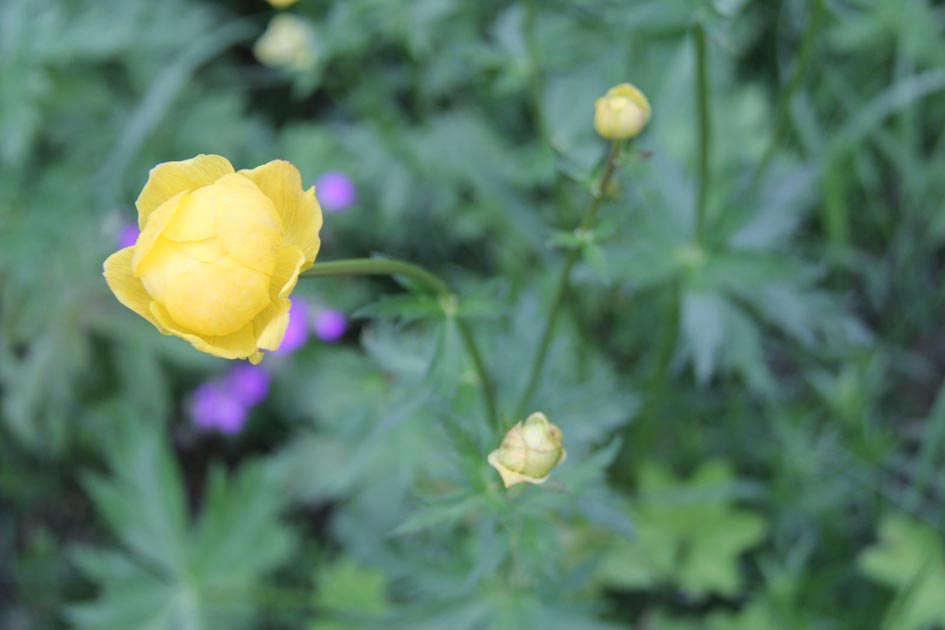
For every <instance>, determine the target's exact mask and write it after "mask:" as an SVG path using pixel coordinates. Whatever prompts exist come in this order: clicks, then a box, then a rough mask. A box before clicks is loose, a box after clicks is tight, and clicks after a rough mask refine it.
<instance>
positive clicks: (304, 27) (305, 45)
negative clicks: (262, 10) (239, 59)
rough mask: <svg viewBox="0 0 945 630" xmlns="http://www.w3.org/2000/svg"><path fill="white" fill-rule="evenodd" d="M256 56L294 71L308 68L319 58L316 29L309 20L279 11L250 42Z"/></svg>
mask: <svg viewBox="0 0 945 630" xmlns="http://www.w3.org/2000/svg"><path fill="white" fill-rule="evenodd" d="M253 52H254V53H255V54H256V58H257V59H258V60H259V61H260V63H263V64H265V65H267V66H272V67H276V68H286V69H289V70H295V71H305V70H310V69H312V68H314V67H315V64H316V63H317V62H318V51H317V50H316V49H315V33H314V32H313V31H312V27H311V26H309V24H308V22H306V21H305V20H303V19H301V18H298V17H296V16H294V15H288V14H281V15H277V16H275V17H274V18H272V20H270V21H269V26H268V27H266V32H265V33H263V34H262V35H260V37H259V39H258V40H256V45H255V46H253Z"/></svg>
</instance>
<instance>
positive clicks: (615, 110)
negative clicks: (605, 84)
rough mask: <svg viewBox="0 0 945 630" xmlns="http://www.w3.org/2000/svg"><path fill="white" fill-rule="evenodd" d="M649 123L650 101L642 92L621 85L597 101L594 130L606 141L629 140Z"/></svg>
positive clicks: (626, 85)
mask: <svg viewBox="0 0 945 630" xmlns="http://www.w3.org/2000/svg"><path fill="white" fill-rule="evenodd" d="M649 120H650V102H649V101H648V100H646V96H644V95H643V92H641V91H640V90H638V89H637V88H635V87H634V86H632V85H630V84H629V83H621V84H620V85H617V86H614V87H612V88H610V89H609V90H607V93H606V94H604V95H603V96H602V97H600V98H599V99H597V103H596V107H595V111H594V129H596V130H597V133H599V134H600V135H601V137H603V138H606V139H608V140H628V139H630V138H634V137H636V136H638V135H639V134H640V132H641V131H643V128H644V127H646V123H647V122H649Z"/></svg>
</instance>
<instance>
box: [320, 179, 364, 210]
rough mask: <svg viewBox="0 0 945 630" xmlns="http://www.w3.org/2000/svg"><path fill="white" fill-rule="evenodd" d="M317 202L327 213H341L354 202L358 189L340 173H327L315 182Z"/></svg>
mask: <svg viewBox="0 0 945 630" xmlns="http://www.w3.org/2000/svg"><path fill="white" fill-rule="evenodd" d="M315 195H316V196H317V197H318V202H319V203H320V204H321V206H322V208H324V209H325V210H326V211H328V212H341V211H342V210H345V209H346V208H347V207H348V206H350V205H351V204H353V203H354V202H355V199H357V197H358V189H357V188H356V187H355V185H354V182H352V181H351V179H350V178H349V177H348V176H347V175H345V174H344V173H342V172H341V171H328V172H327V173H325V174H324V175H322V176H321V177H319V178H318V180H317V181H316V182H315Z"/></svg>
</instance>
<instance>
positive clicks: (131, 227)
mask: <svg viewBox="0 0 945 630" xmlns="http://www.w3.org/2000/svg"><path fill="white" fill-rule="evenodd" d="M140 234H141V231H140V230H139V229H138V226H137V225H135V224H134V223H128V224H125V225H124V226H122V228H121V230H119V231H118V238H117V239H115V240H116V243H117V244H118V247H119V248H120V249H125V248H126V247H131V246H132V245H134V244H135V243H137V242H138V235H140Z"/></svg>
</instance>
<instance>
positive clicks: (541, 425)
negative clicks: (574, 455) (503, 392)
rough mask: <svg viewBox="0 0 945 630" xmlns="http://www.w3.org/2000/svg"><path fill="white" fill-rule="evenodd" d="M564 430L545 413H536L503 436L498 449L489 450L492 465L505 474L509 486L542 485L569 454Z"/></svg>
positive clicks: (503, 481) (505, 482)
mask: <svg viewBox="0 0 945 630" xmlns="http://www.w3.org/2000/svg"><path fill="white" fill-rule="evenodd" d="M562 444H563V437H562V435H561V430H560V429H559V428H558V427H556V426H555V425H553V424H551V423H550V422H548V418H546V417H545V414H543V413H533V414H532V415H530V416H528V419H526V420H525V422H519V423H518V424H516V425H515V426H514V427H512V428H511V429H509V432H508V433H506V434H505V437H504V438H502V444H501V445H499V448H497V449H496V450H494V451H492V452H491V453H489V465H490V466H492V467H493V468H495V469H496V470H498V471H499V474H500V475H502V483H504V484H505V487H506V488H511V487H512V486H514V485H516V484H519V483H535V484H541V483H544V482H545V481H547V480H548V477H550V476H551V471H552V470H554V468H555V466H557V465H558V464H560V463H561V462H563V461H564V460H565V457H567V453H566V452H565V450H564V447H563V446H562Z"/></svg>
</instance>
